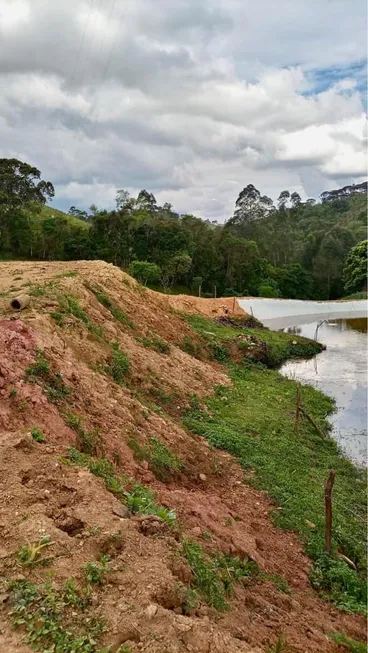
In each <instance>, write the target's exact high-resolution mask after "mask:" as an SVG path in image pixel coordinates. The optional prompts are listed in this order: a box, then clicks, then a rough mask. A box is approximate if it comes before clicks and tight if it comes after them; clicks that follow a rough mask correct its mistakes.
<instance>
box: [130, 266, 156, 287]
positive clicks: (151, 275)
mask: <svg viewBox="0 0 368 653" xmlns="http://www.w3.org/2000/svg"><path fill="white" fill-rule="evenodd" d="M128 273H129V274H130V275H131V276H132V277H134V278H135V279H137V280H138V281H140V282H141V283H143V284H144V285H145V286H146V285H147V283H157V281H158V280H159V279H160V277H161V274H162V271H161V268H160V267H159V266H158V265H156V264H155V263H150V262H149V261H132V263H131V264H130V265H129V268H128Z"/></svg>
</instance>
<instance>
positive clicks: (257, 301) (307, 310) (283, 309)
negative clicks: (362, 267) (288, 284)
mask: <svg viewBox="0 0 368 653" xmlns="http://www.w3.org/2000/svg"><path fill="white" fill-rule="evenodd" d="M237 301H238V304H239V306H240V307H241V308H242V309H243V311H245V312H246V313H250V314H252V315H254V317H256V318H257V319H258V320H259V321H260V322H262V323H263V324H264V325H265V326H268V327H270V328H271V329H284V328H286V327H293V326H299V325H301V324H310V323H311V322H319V321H320V320H333V319H335V320H337V319H354V318H359V317H360V318H361V317H367V315H368V302H367V300H365V299H363V300H356V301H346V302H344V301H342V302H341V301H340V302H313V301H307V300H306V301H304V300H300V299H266V298H261V297H254V298H252V299H238V300H237Z"/></svg>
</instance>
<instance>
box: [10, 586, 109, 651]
mask: <svg viewBox="0 0 368 653" xmlns="http://www.w3.org/2000/svg"><path fill="white" fill-rule="evenodd" d="M9 589H10V603H11V605H12V611H11V612H10V617H11V620H12V623H13V626H14V627H15V628H16V629H22V630H23V631H25V635H24V641H25V642H26V643H27V644H29V646H30V647H31V648H32V649H33V650H35V651H54V652H55V653H61V652H62V653H103V652H102V650H100V649H98V647H97V640H98V639H99V637H100V636H101V635H102V633H103V632H104V631H105V630H106V627H105V624H104V622H103V621H102V620H100V619H96V618H95V617H94V616H89V615H88V614H87V613H86V608H87V606H88V605H89V595H88V592H85V593H84V594H83V592H82V591H80V590H78V589H77V588H76V587H75V585H74V583H73V581H67V583H66V584H65V586H64V587H63V588H61V589H56V588H55V587H54V586H53V585H52V584H51V583H45V584H43V585H41V586H39V587H37V586H36V585H34V584H33V583H31V582H30V581H27V580H17V581H13V582H12V583H10V585H9ZM71 607H72V608H73V610H70V608H71ZM105 653H106V649H105Z"/></svg>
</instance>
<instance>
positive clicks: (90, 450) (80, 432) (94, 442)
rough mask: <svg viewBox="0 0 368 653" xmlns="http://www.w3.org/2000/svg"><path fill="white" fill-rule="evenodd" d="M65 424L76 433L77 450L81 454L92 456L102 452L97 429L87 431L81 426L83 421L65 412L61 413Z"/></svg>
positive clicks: (77, 416)
mask: <svg viewBox="0 0 368 653" xmlns="http://www.w3.org/2000/svg"><path fill="white" fill-rule="evenodd" d="M63 417H64V420H65V423H66V424H67V425H68V426H69V427H70V428H71V429H73V430H74V431H75V432H76V435H77V449H78V450H79V451H80V452H81V453H82V454H88V455H90V456H94V455H96V454H98V453H99V452H100V451H101V450H102V440H101V436H100V433H99V430H98V429H93V430H92V431H87V430H86V429H85V428H84V426H83V419H82V417H80V416H79V415H75V414H74V413H71V412H70V411H68V410H66V411H64V412H63Z"/></svg>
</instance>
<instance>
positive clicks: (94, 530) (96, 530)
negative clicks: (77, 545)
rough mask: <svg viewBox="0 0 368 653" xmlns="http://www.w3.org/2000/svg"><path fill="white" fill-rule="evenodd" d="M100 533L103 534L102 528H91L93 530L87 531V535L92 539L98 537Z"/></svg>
mask: <svg viewBox="0 0 368 653" xmlns="http://www.w3.org/2000/svg"><path fill="white" fill-rule="evenodd" d="M100 532H101V526H91V528H89V529H88V530H87V533H88V535H89V536H90V537H96V536H97V535H99V534H100Z"/></svg>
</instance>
